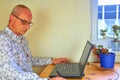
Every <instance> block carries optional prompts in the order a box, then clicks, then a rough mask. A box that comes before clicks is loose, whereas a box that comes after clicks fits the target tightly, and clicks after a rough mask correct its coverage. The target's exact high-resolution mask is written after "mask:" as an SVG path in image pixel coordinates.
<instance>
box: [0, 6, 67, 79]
mask: <svg viewBox="0 0 120 80" xmlns="http://www.w3.org/2000/svg"><path fill="white" fill-rule="evenodd" d="M31 20H32V13H31V11H30V9H29V8H28V7H26V6H24V5H17V6H16V7H15V8H14V9H13V11H12V12H11V14H10V17H9V23H8V25H7V27H6V28H5V29H4V30H3V31H1V33H0V80H66V79H63V78H61V77H55V78H51V79H48V78H40V77H39V76H38V75H36V74H35V73H33V72H32V66H33V65H37V66H42V65H47V64H57V63H62V62H69V61H68V59H66V58H59V59H52V58H35V57H33V56H32V55H31V53H30V50H29V48H28V44H27V41H26V39H25V37H23V34H25V32H26V31H27V30H28V29H29V28H30V26H31V25H32V24H33V23H32V22H31Z"/></svg>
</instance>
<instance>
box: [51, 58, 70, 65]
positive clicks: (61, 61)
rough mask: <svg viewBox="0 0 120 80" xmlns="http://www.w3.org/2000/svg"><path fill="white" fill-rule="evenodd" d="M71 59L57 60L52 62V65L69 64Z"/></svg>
mask: <svg viewBox="0 0 120 80" xmlns="http://www.w3.org/2000/svg"><path fill="white" fill-rule="evenodd" d="M69 62H70V61H69V59H67V58H57V59H53V60H52V64H58V63H69Z"/></svg>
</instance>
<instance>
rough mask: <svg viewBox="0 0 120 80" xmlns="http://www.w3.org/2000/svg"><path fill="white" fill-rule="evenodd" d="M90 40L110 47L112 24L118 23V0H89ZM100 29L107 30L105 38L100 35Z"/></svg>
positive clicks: (119, 10) (119, 7)
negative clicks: (90, 16) (90, 15)
mask: <svg viewBox="0 0 120 80" xmlns="http://www.w3.org/2000/svg"><path fill="white" fill-rule="evenodd" d="M91 14H92V18H91V19H92V20H91V21H92V36H91V40H92V42H95V43H96V45H99V44H102V45H104V46H106V47H108V48H111V37H113V32H112V26H113V25H115V24H116V25H120V1H119V0H91ZM101 29H106V30H107V34H106V35H107V38H106V39H103V37H102V36H101V35H100V33H101Z"/></svg>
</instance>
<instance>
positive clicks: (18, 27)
mask: <svg viewBox="0 0 120 80" xmlns="http://www.w3.org/2000/svg"><path fill="white" fill-rule="evenodd" d="M23 11H24V12H22V13H21V14H20V15H19V16H17V15H14V14H12V15H11V16H12V17H14V18H13V19H14V20H13V21H12V30H13V32H14V33H15V34H16V35H18V36H19V35H23V34H24V33H25V32H26V31H27V30H28V29H29V28H30V25H31V24H32V23H31V20H32V14H31V13H30V12H29V11H28V10H27V9H25V10H23Z"/></svg>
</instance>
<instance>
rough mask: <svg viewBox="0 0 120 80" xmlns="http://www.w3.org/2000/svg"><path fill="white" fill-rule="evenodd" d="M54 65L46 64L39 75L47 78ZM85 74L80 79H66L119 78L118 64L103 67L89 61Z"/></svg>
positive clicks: (110, 79)
mask: <svg viewBox="0 0 120 80" xmlns="http://www.w3.org/2000/svg"><path fill="white" fill-rule="evenodd" d="M54 66H55V65H52V64H51V65H48V66H47V67H46V68H45V69H44V70H43V71H42V72H41V73H40V75H39V76H40V77H42V78H46V77H47V78H48V77H49V74H50V73H51V71H52V69H53V68H54ZM84 72H85V76H84V77H83V78H82V79H68V80H115V79H116V78H117V80H120V64H117V63H116V64H115V66H114V68H113V69H103V68H101V67H100V64H99V63H89V64H87V65H86V67H85V70H84Z"/></svg>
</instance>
